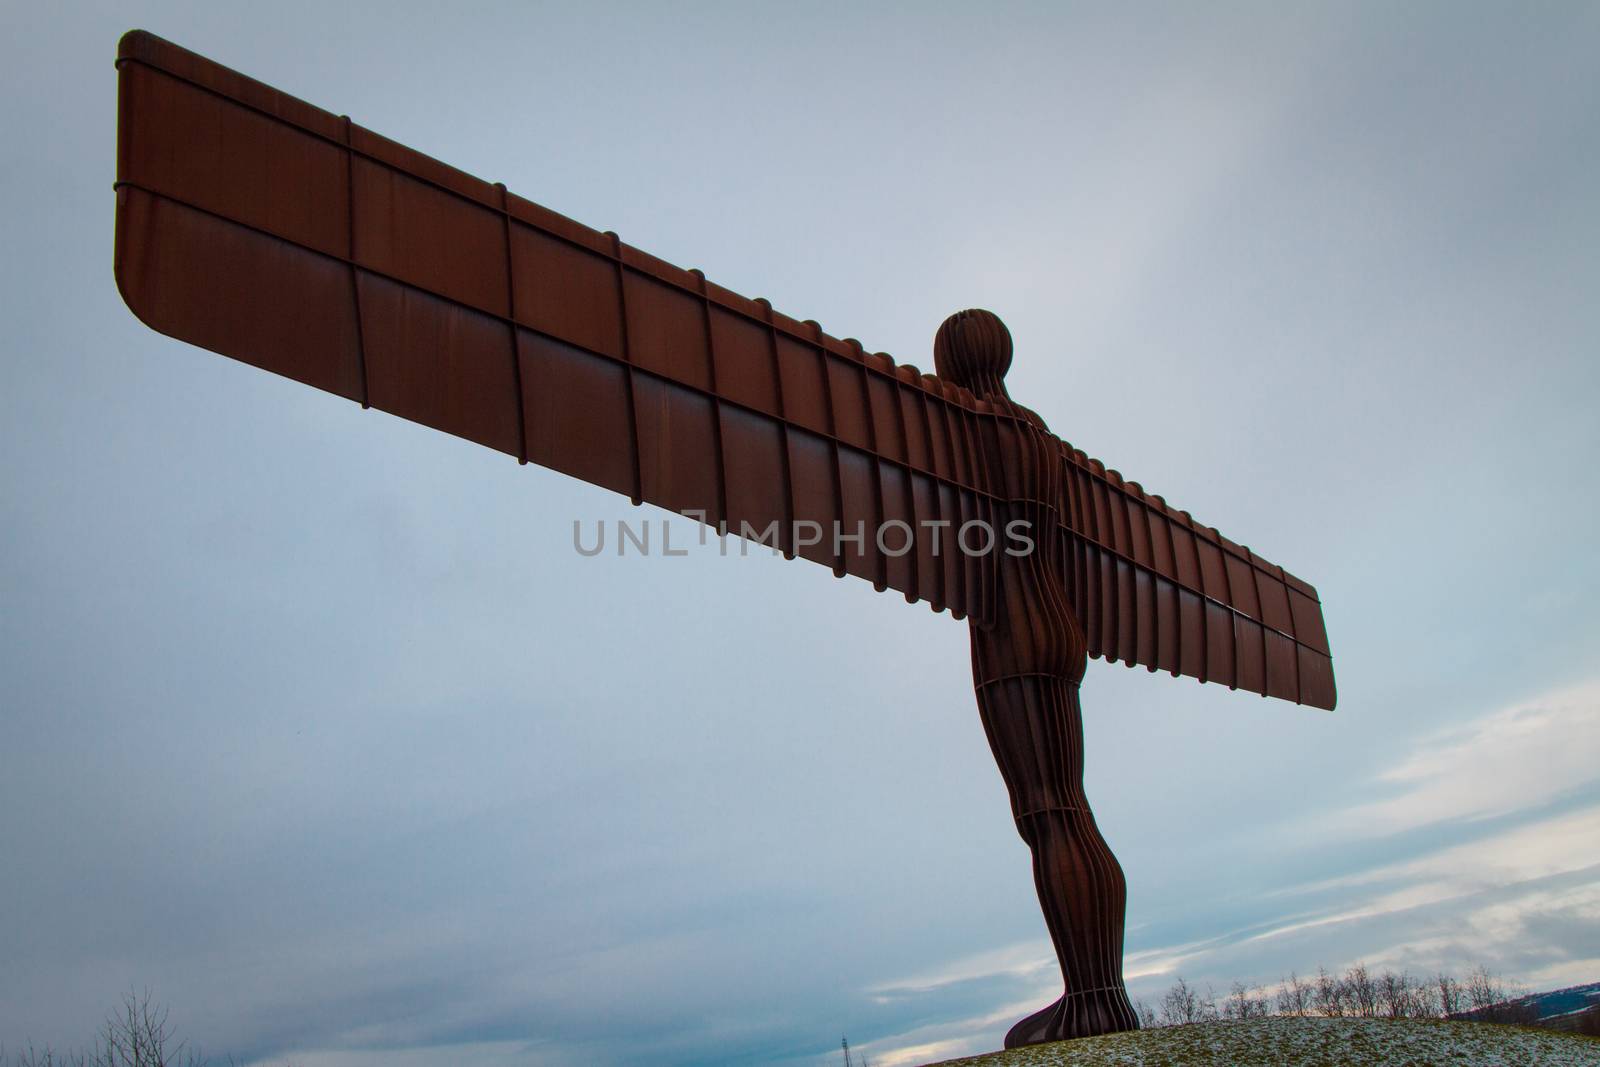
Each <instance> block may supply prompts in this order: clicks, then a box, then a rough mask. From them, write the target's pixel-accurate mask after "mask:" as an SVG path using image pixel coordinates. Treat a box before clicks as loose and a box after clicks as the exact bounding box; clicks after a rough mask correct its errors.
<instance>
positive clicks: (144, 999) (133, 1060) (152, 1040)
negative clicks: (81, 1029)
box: [95, 990, 205, 1067]
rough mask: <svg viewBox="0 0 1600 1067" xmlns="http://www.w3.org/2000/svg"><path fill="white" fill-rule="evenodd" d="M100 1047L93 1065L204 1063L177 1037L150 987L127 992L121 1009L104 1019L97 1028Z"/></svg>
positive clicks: (199, 1066) (182, 1066) (181, 1066)
mask: <svg viewBox="0 0 1600 1067" xmlns="http://www.w3.org/2000/svg"><path fill="white" fill-rule="evenodd" d="M100 1040H101V1042H102V1044H103V1048H100V1049H98V1050H97V1051H96V1055H95V1064H96V1067H101V1065H104V1067H204V1065H205V1059H204V1058H203V1057H201V1056H200V1055H199V1054H198V1053H197V1052H195V1051H193V1050H192V1049H190V1048H188V1047H187V1043H186V1042H183V1041H179V1040H178V1039H177V1037H176V1035H175V1033H174V1031H173V1029H172V1027H171V1025H170V1024H169V1023H168V1021H167V1009H166V1008H164V1007H162V1006H161V1005H159V1004H157V1003H156V1002H155V1001H154V1000H153V999H151V996H150V991H149V990H145V991H144V993H142V994H138V993H128V994H126V995H125V996H124V997H123V998H122V1010H121V1011H120V1012H116V1013H113V1014H112V1015H111V1016H110V1017H109V1018H108V1019H106V1023H105V1028H104V1029H102V1030H101V1031H100Z"/></svg>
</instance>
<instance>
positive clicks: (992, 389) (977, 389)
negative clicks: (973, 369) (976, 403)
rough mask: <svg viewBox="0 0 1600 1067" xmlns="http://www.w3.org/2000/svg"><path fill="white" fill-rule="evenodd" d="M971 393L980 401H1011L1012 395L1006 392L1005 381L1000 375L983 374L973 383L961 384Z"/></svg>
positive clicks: (973, 380) (974, 379)
mask: <svg viewBox="0 0 1600 1067" xmlns="http://www.w3.org/2000/svg"><path fill="white" fill-rule="evenodd" d="M961 384H962V385H964V386H966V387H967V389H968V390H970V391H971V393H972V395H973V396H975V397H977V398H978V399H979V400H989V401H994V400H1010V399H1011V394H1010V393H1008V392H1006V383H1005V379H1003V378H1001V377H1000V376H999V375H998V374H983V375H979V376H978V377H975V378H973V379H972V380H971V381H965V382H962V383H961Z"/></svg>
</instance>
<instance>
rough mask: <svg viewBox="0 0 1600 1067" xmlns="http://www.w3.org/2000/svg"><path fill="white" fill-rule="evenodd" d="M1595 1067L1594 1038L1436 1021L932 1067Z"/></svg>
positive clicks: (1108, 1044) (1371, 1023)
mask: <svg viewBox="0 0 1600 1067" xmlns="http://www.w3.org/2000/svg"><path fill="white" fill-rule="evenodd" d="M1189 1064H1229V1065H1236V1067H1258V1065H1259V1067H1280V1065H1281V1067H1344V1065H1346V1064H1364V1065H1372V1067H1436V1065H1437V1067H1477V1065H1482V1067H1524V1065H1526V1067H1569V1065H1570V1067H1600V1038H1592V1037H1581V1036H1579V1035H1577V1034H1567V1033H1560V1032H1557V1031H1552V1030H1535V1029H1529V1028H1525V1027H1520V1026H1491V1025H1489V1024H1488V1023H1459V1022H1441V1021H1439V1020H1436V1019H1321V1018H1299V1019H1296V1018H1272V1019H1256V1020H1251V1021H1248V1022H1213V1023H1194V1024H1191V1025H1189V1026H1172V1027H1166V1028H1163V1029H1159V1030H1142V1031H1136V1032H1132V1033H1126V1034H1107V1035H1106V1036H1104V1037H1087V1038H1081V1039H1079V1040H1077V1041H1058V1042H1056V1043H1054V1044H1050V1045H1033V1046H1031V1047H1029V1048H1020V1049H1013V1050H1012V1051H1010V1052H994V1053H990V1054H989V1055H986V1056H972V1057H969V1058H967V1059H962V1060H948V1061H946V1062H945V1063H944V1064H941V1065H940V1067H1113V1065H1114V1067H1186V1065H1189Z"/></svg>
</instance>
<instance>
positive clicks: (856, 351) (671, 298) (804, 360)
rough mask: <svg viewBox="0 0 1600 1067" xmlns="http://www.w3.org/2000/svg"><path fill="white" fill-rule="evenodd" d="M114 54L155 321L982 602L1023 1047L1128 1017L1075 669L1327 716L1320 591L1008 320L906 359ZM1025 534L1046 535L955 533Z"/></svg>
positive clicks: (121, 222)
mask: <svg viewBox="0 0 1600 1067" xmlns="http://www.w3.org/2000/svg"><path fill="white" fill-rule="evenodd" d="M117 65H118V68H119V70H120V77H119V85H120V95H119V123H118V151H117V185H116V190H117V239H116V277H117V283H118V285H119V287H120V288H121V291H122V294H123V298H124V300H126V302H127V304H128V306H129V307H130V308H131V309H132V310H133V311H134V313H135V314H137V315H138V316H139V318H140V319H142V320H143V321H144V322H146V323H147V324H149V325H150V326H151V327H153V328H154V329H157V330H159V331H161V332H163V333H166V334H169V335H170V336H173V337H176V338H178V339H180V340H184V341H188V342H190V343H192V344H196V345H199V346H201V347H204V348H208V349H210V350H212V351H215V352H219V353H222V354H223V355H227V356H231V357H233V358H235V359H239V360H242V361H244V362H247V363H251V364H254V365H256V366H259V367H262V368H264V369H266V370H270V371H273V372H275V373H278V374H283V375H286V376H288V377H290V378H294V379H296V380H298V381H301V382H304V383H306V384H308V385H313V386H315V387H317V388H319V389H324V390H327V391H329V392H332V393H337V394H338V395H340V396H344V397H346V398H348V399H350V400H353V401H356V402H357V403H360V404H362V405H363V406H368V405H370V406H372V407H376V408H380V409H382V410H384V411H388V412H391V413H393V414H396V415H399V416H401V417H403V418H406V419H410V420H413V421H415V422H419V423H423V424H425V425H428V426H432V427H435V428H437V429H440V430H444V431H445V432H447V433H451V434H455V435H456V436H459V437H464V438H466V439H468V440H471V441H476V442H478V443H479V444H483V445H486V446H488V447H490V448H494V449H497V450H499V451H501V452H504V453H506V454H507V455H510V456H514V457H516V458H517V459H518V460H519V461H521V462H532V463H537V464H539V465H541V466H545V467H549V468H551V469H554V470H558V471H561V472H563V473H566V474H569V475H572V476H573V477H576V478H581V479H583V480H584V481H588V482H591V483H593V484H595V485H600V486H604V487H606V488H609V489H612V490H614V491H616V492H618V493H622V494H624V495H626V496H628V497H629V498H630V499H632V500H633V501H634V502H635V503H638V502H640V501H650V502H651V503H654V504H658V505H661V506H662V507H666V508H669V509H671V510H673V511H677V512H685V513H697V514H698V515H700V516H701V517H702V518H703V521H706V522H709V523H712V524H726V528H728V529H729V530H731V531H732V532H734V533H740V532H741V531H743V532H745V533H746V535H747V536H751V537H753V538H757V539H760V540H763V541H765V542H766V543H769V544H773V545H776V546H777V547H780V548H782V549H783V551H784V552H785V554H786V555H788V556H789V557H790V558H794V557H795V556H799V557H803V558H806V559H809V560H812V561H813V562H817V563H821V564H823V565H824V566H828V567H831V568H833V570H834V572H835V573H836V574H839V575H841V576H842V575H844V574H852V575H855V576H856V577H859V578H863V579H866V580H867V581H870V582H872V583H873V584H874V585H875V586H876V587H877V588H879V589H885V588H892V589H895V590H897V591H898V592H900V593H901V594H903V595H904V596H905V597H906V599H907V600H911V601H916V600H921V601H925V602H927V603H928V604H930V605H931V606H932V607H933V608H934V610H936V611H942V610H948V611H949V612H950V613H951V614H952V615H953V616H954V617H956V618H963V617H965V618H967V619H968V621H969V628H970V630H971V636H972V652H973V680H974V684H975V686H976V689H977V697H978V706H979V710H980V713H981V716H982V719H983V724H984V729H985V731H986V733H987V735H988V738H989V743H990V745H991V747H992V749H993V751H994V755H995V759H996V761H997V762H998V764H999V766H1000V770H1001V774H1002V776H1003V777H1004V778H1005V781H1006V785H1007V788H1008V790H1009V792H1010V795H1011V804H1012V814H1013V816H1014V818H1015V820H1016V823H1017V827H1018V830H1019V832H1020V833H1021V834H1022V837H1023V840H1024V841H1026V842H1027V844H1028V846H1029V848H1030V849H1031V850H1032V853H1033V861H1034V864H1033V865H1034V878H1035V883H1036V885H1037V887H1038V891H1039V899H1040V903H1041V906H1042V907H1043V910H1044V914H1045V919H1046V923H1047V925H1048V926H1049V929H1050V934H1051V937H1052V939H1053V941H1054V943H1055V947H1056V952H1057V955H1058V956H1059V959H1060V962H1061V967H1062V974H1063V978H1064V981H1065V991H1064V993H1063V996H1062V997H1061V999H1060V1000H1058V1001H1057V1002H1055V1003H1054V1004H1052V1005H1050V1006H1049V1007H1047V1008H1045V1009H1044V1010H1042V1011H1040V1012H1038V1013H1036V1014H1035V1015H1033V1016H1030V1017H1029V1018H1028V1019H1025V1020H1023V1021H1022V1022H1020V1023H1018V1024H1017V1026H1016V1027H1015V1028H1013V1029H1012V1031H1011V1033H1010V1035H1009V1036H1008V1037H1007V1045H1008V1046H1009V1045H1015V1044H1024V1043H1031V1042H1036V1041H1044V1040H1051V1039H1056V1038H1061V1037H1072V1036H1081V1035H1086V1034H1094V1033H1103V1032H1107V1031H1111V1030H1121V1029H1128V1028H1131V1027H1133V1026H1135V1025H1137V1021H1136V1019H1135V1017H1134V1015H1133V1013H1132V1011H1131V1010H1130V1008H1129V1005H1128V1000H1127V995H1126V993H1125V992H1124V990H1123V985H1122V975H1121V963H1122V928H1123V909H1124V907H1125V899H1126V897H1125V891H1124V883H1123V877H1122V872H1121V869H1120V868H1119V867H1118V866H1117V862H1116V859H1115V858H1114V857H1113V856H1112V854H1111V851H1110V849H1109V848H1108V847H1107V846H1106V843H1105V841H1104V840H1103V839H1102V838H1101V837H1100V834H1099V831H1098V830H1096V828H1095V824H1094V818H1093V816H1092V815H1091V813H1090V811H1089V805H1088V801H1087V799H1086V798H1085V797H1084V794H1083V785H1082V777H1083V751H1082V742H1083V731H1082V722H1081V712H1080V708H1079V704H1078V683H1079V681H1080V679H1081V678H1082V675H1083V670H1084V665H1085V660H1086V658H1087V657H1089V656H1094V657H1098V658H1103V659H1105V660H1108V661H1117V660H1120V661H1122V662H1123V663H1126V664H1127V665H1128V666H1130V667H1131V666H1133V665H1135V664H1142V665H1143V666H1145V667H1146V668H1148V669H1149V670H1151V671H1156V670H1164V671H1167V672H1169V673H1171V674H1173V675H1187V676H1189V677H1193V678H1197V679H1199V680H1200V681H1209V682H1217V683H1220V684H1223V685H1227V686H1229V687H1230V688H1238V689H1247V690H1250V691H1252V692H1256V693H1260V694H1262V695H1263V696H1274V697H1279V698H1281V699H1284V700H1291V701H1294V702H1296V703H1300V704H1307V705H1311V706H1313V707H1320V708H1329V709H1331V708H1332V707H1333V706H1334V701H1335V691H1334V682H1333V669H1332V661H1331V659H1330V655H1329V649H1328V640H1327V635H1326V633H1325V632H1324V629H1323V623H1322V610H1321V604H1320V602H1319V601H1318V599H1317V594H1316V591H1315V590H1314V589H1313V588H1312V587H1311V586H1309V585H1307V584H1306V583H1305V582H1302V581H1301V580H1300V579H1298V578H1295V577H1294V576H1293V575H1290V574H1288V573H1287V572H1285V571H1284V570H1283V569H1282V568H1281V567H1278V566H1277V565H1275V564H1272V563H1269V562H1267V561H1266V560H1265V559H1263V558H1261V557H1260V556H1258V555H1256V554H1255V553H1254V552H1252V551H1250V550H1249V549H1247V548H1243V547H1241V546H1239V545H1237V544H1235V543H1234V542H1232V541H1230V540H1228V539H1227V538H1225V537H1223V536H1222V535H1220V534H1219V533H1217V531H1216V530H1214V529H1212V528H1210V527H1207V526H1203V525H1200V524H1199V523H1196V522H1195V521H1194V520H1193V519H1191V518H1190V516H1189V514H1188V512H1185V511H1179V510H1176V509H1174V508H1172V507H1171V506H1169V505H1168V504H1167V503H1166V502H1165V501H1164V500H1163V499H1162V498H1161V497H1159V496H1153V495H1150V494H1147V493H1146V492H1145V491H1144V490H1143V488H1141V487H1140V486H1139V485H1138V483H1135V482H1127V481H1124V480H1123V478H1122V476H1121V475H1119V474H1118V473H1117V472H1116V471H1114V470H1108V469H1107V468H1106V467H1105V466H1104V464H1102V463H1100V462H1099V461H1098V460H1095V459H1091V458H1090V457H1089V456H1087V455H1086V454H1085V453H1084V452H1083V451H1082V450H1080V449H1076V448H1074V447H1072V446H1071V445H1070V444H1067V443H1066V442H1064V441H1061V440H1060V439H1058V438H1057V437H1055V436H1054V435H1053V434H1051V433H1050V431H1049V429H1048V428H1047V427H1046V426H1045V424H1044V422H1043V421H1042V420H1041V419H1040V418H1039V417H1038V416H1037V415H1035V414H1033V413H1032V412H1031V411H1028V410H1027V409H1026V408H1023V407H1021V406H1020V405H1018V404H1016V403H1015V402H1013V401H1012V400H1011V398H1010V396H1009V395H1008V394H1007V392H1006V388H1005V383H1004V376H1005V372H1006V369H1007V368H1008V367H1009V366H1010V362H1011V338H1010V335H1009V333H1007V331H1006V329H1005V326H1004V325H1003V324H1002V323H1001V322H1000V320H999V319H997V318H995V317H994V316H993V315H991V314H989V313H988V312H983V311H966V312H961V313H959V314H957V315H954V316H952V317H951V318H950V319H949V320H947V321H946V322H945V324H944V325H943V326H942V327H941V328H940V330H939V334H938V337H937V339H936V341H935V352H934V359H935V365H936V368H937V370H938V372H939V373H938V377H934V376H932V375H924V374H920V373H919V372H918V371H917V370H916V368H914V367H910V366H897V365H896V364H895V363H894V362H893V360H891V359H890V358H889V357H888V356H886V355H883V354H881V353H880V354H875V355H868V354H866V353H864V352H863V351H862V348H861V345H860V344H859V343H858V342H855V341H853V340H846V341H841V340H838V339H836V338H833V337H831V336H829V335H827V334H826V333H824V332H823V331H822V329H821V328H820V327H819V326H817V324H816V323H814V322H811V321H809V320H808V321H805V322H801V321H797V320H795V319H792V318H790V317H788V316H787V315H784V314H781V313H780V312H777V311H775V310H773V308H772V306H771V304H770V303H768V302H767V301H765V300H759V299H758V300H750V299H747V298H745V297H743V296H740V295H738V294H737V293H734V292H732V291H730V290H728V289H724V288H723V287H721V286H719V285H716V284H715V283H712V282H709V281H707V280H706V278H705V277H704V275H702V274H701V273H700V272H699V271H685V270H681V269H679V268H678V267H674V266H672V265H671V264H669V263H665V262H663V261H661V260H659V259H656V258H655V257H653V256H650V255H648V254H647V253H644V252H641V251H639V250H638V249H635V248H632V247H630V246H628V245H625V244H623V243H622V242H621V241H620V240H619V239H618V238H617V236H616V235H615V234H613V233H610V232H606V233H600V232H597V231H595V230H592V229H589V228H588V227H586V226H583V225H580V224H578V223H576V222H573V221H572V220H570V219H567V218H564V217H562V216H560V215H558V214H556V213H555V212H553V211H550V210H548V209H547V208H543V207H540V206H539V205H537V204H534V203H532V202H530V201H528V200H524V199H522V198H521V197H518V196H516V195H515V194H512V193H509V192H507V191H506V189H505V187H504V186H503V185H499V184H490V183H487V182H484V181H481V180H480V179H478V178H474V177H472V176H470V175H467V174H464V173H462V172H461V171H458V170H455V169H454V168H452V167H448V166H446V165H444V164H442V163H440V162H438V161H436V160H433V159H430V158H428V157H427V156H424V155H422V154H421V153H418V152H415V151H413V150H412V149H409V148H406V147H404V146H402V145H399V144H396V143H395V142H393V141H390V140H387V139H386V138H383V137H381V136H379V135H378V134H375V133H373V132H371V131H369V130H366V129H363V128H362V127H360V126H358V125H356V124H354V123H352V122H351V121H350V120H349V119H348V118H345V117H343V116H336V115H333V114H330V113H329V112H326V111H323V110H321V109H319V108H315V107H313V106H311V105H309V104H306V103H304V102H302V101H300V100H296V99H294V98H293V97H290V96H288V95H286V94H284V93H281V92H279V91H277V90H275V89H272V88H270V87H268V86H266V85H263V84H261V83H260V82H257V81H253V80H252V79H249V78H246V77H244V76H243V75H240V74H237V73H235V72H233V71H231V70H228V69H226V68H224V67H222V66H219V65H217V64H215V63H213V62H211V61H210V60H207V59H204V58H202V57H200V56H197V55H195V54H193V53H191V52H187V51H185V50H183V49H181V48H178V47H177V46H175V45H172V44H170V43H168V42H166V41H163V40H161V39H160V38H157V37H153V36H151V35H149V34H146V33H143V32H138V31H135V32H133V33H129V34H128V35H126V36H125V37H124V38H123V39H122V42H121V45H120V47H119V50H118V59H117ZM1016 521H1021V522H1024V523H1026V524H1027V526H1026V527H1025V529H1027V530H1029V531H1031V537H1032V538H1033V539H1034V540H1035V542H1036V545H1037V548H1036V550H1035V551H1033V552H1031V553H1025V554H1020V555H1013V554H1010V553H1007V552H1003V551H1000V550H998V548H995V549H994V550H991V551H987V552H981V553H969V552H963V551H957V550H954V547H955V545H956V543H957V539H956V538H955V537H954V536H953V534H954V532H955V531H958V530H960V529H961V528H963V527H964V526H965V525H966V524H968V523H985V524H987V526H988V529H989V530H990V531H991V533H992V532H993V531H997V530H1001V529H1005V528H1006V527H1007V524H1008V523H1011V522H1016ZM805 523H815V524H817V526H818V528H820V529H822V530H832V529H835V528H836V527H838V526H842V527H843V528H844V530H845V531H849V532H853V531H854V530H855V528H856V524H857V523H859V524H861V528H862V529H863V531H864V532H865V534H866V536H864V537H863V538H862V539H861V540H860V541H855V540H853V539H852V540H849V541H847V542H845V543H840V542H838V541H836V540H834V539H833V538H832V537H827V536H825V537H823V538H822V539H821V540H820V541H817V542H812V543H807V542H806V540H805V539H803V538H800V537H798V536H797V531H798V530H799V529H800V526H801V524H805ZM745 524H748V529H746V526H745ZM773 524H776V532H775V533H774V532H772V531H773V530H774V526H773ZM895 524H903V526H904V527H905V529H906V531H907V532H906V535H905V536H906V538H907V541H906V543H907V544H908V546H909V547H908V550H907V551H904V552H900V551H898V549H897V548H886V547H884V545H883V544H881V543H880V539H879V538H878V537H877V536H874V531H883V530H887V529H888V528H889V527H890V526H894V525H895ZM940 524H948V525H945V526H942V527H941V525H940Z"/></svg>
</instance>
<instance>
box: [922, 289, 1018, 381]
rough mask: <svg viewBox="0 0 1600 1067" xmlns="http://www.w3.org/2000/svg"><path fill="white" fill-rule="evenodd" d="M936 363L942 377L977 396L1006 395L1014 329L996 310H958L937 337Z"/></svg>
mask: <svg viewBox="0 0 1600 1067" xmlns="http://www.w3.org/2000/svg"><path fill="white" fill-rule="evenodd" d="M933 366H934V370H935V371H936V372H937V373H938V375H939V377H941V378H943V379H944V380H945V381H948V382H954V383H955V384H956V385H959V386H962V387H963V388H966V389H970V390H972V392H973V394H974V395H975V396H979V397H985V396H992V395H995V394H998V395H1000V396H1006V395H1008V394H1007V393H1006V384H1005V377H1006V371H1008V370H1010V369H1011V331H1010V330H1008V329H1006V324H1005V323H1003V322H1001V321H1000V316H998V315H996V314H995V313H994V312H992V311H984V310H983V309H982V308H970V309H968V310H966V311H958V312H956V313H955V314H954V315H951V316H950V317H949V318H948V319H945V320H944V325H942V326H940V327H939V332H938V334H936V335H935V336H934V339H933Z"/></svg>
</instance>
